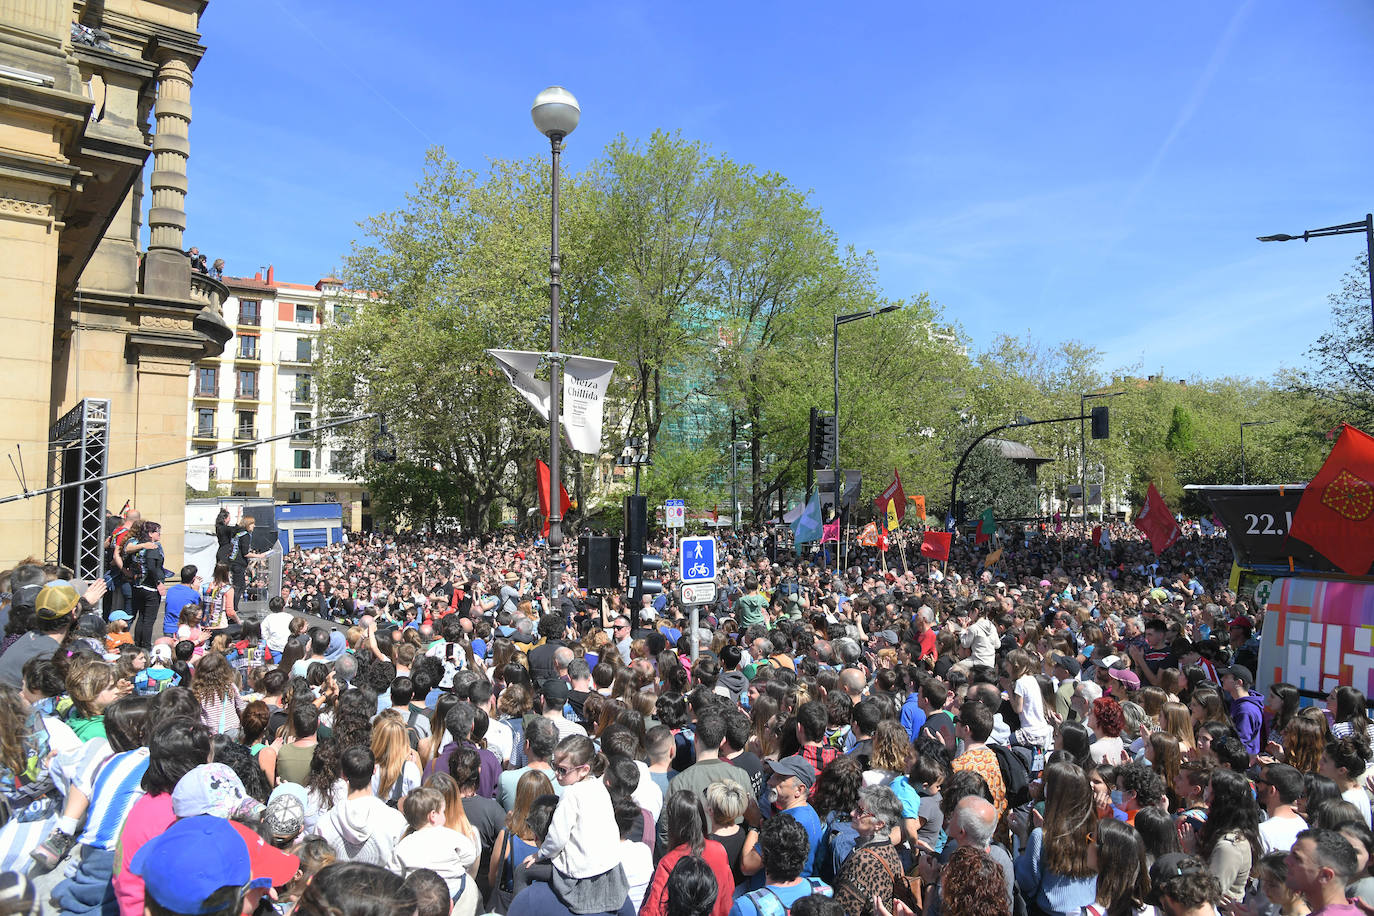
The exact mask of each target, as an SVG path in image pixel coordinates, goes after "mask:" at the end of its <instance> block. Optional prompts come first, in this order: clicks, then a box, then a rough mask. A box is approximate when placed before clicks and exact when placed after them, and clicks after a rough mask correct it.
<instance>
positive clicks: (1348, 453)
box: [1289, 425, 1374, 576]
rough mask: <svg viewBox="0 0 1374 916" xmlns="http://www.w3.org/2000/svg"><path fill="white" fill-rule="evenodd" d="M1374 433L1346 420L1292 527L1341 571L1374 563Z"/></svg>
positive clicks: (1355, 572) (1359, 572)
mask: <svg viewBox="0 0 1374 916" xmlns="http://www.w3.org/2000/svg"><path fill="white" fill-rule="evenodd" d="M1371 516H1374V438H1370V436H1369V435H1367V434H1366V433H1363V432H1361V431H1360V430H1358V429H1356V428H1355V427H1353V426H1350V425H1346V426H1345V427H1344V428H1343V429H1342V430H1341V432H1340V435H1338V436H1337V437H1336V444H1335V446H1333V447H1332V449H1331V454H1329V455H1327V456H1326V461H1325V462H1324V463H1323V464H1322V469H1321V470H1320V471H1318V472H1317V476H1316V477H1313V478H1312V482H1311V483H1309V484H1308V485H1307V489H1305V490H1304V491H1303V494H1302V500H1301V502H1299V503H1298V511H1297V512H1295V513H1294V514H1293V527H1292V528H1291V529H1290V531H1289V533H1290V534H1291V535H1292V536H1293V537H1295V538H1297V539H1298V540H1300V541H1302V542H1303V543H1305V544H1307V545H1308V546H1309V547H1311V548H1312V549H1313V550H1315V551H1317V552H1318V553H1320V554H1321V555H1322V556H1324V557H1326V558H1327V559H1328V560H1330V561H1331V562H1332V563H1334V564H1335V565H1336V566H1337V567H1339V568H1340V569H1341V571H1343V572H1345V573H1346V574H1348V575H1351V576H1363V575H1365V574H1367V573H1368V572H1369V567H1370V564H1371V563H1374V521H1371Z"/></svg>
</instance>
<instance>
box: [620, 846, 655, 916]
mask: <svg viewBox="0 0 1374 916" xmlns="http://www.w3.org/2000/svg"><path fill="white" fill-rule="evenodd" d="M620 867H621V868H623V869H625V881H626V883H628V884H629V885H630V902H631V903H633V904H634V906H635V912H636V913H637V912H639V908H640V907H641V906H643V905H644V895H645V894H646V893H647V892H648V890H649V882H650V881H652V880H653V878H654V854H653V853H652V852H650V851H649V847H648V846H647V845H645V844H644V843H640V842H631V841H630V840H621V841H620Z"/></svg>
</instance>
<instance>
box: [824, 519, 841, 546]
mask: <svg viewBox="0 0 1374 916" xmlns="http://www.w3.org/2000/svg"><path fill="white" fill-rule="evenodd" d="M827 541H834V542H835V543H837V544H838V543H839V541H840V517H839V516H838V515H837V516H835V520H834V521H833V522H831V523H830V524H828V525H822V526H821V543H822V544H824V543H825V542H827Z"/></svg>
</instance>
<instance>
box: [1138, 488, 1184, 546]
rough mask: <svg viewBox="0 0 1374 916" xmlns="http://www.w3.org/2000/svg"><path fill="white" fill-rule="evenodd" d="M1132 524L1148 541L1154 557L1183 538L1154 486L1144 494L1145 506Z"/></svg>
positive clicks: (1175, 521)
mask: <svg viewBox="0 0 1374 916" xmlns="http://www.w3.org/2000/svg"><path fill="white" fill-rule="evenodd" d="M1134 524H1135V526H1136V527H1137V528H1139V529H1140V530H1141V531H1143V532H1145V536H1146V537H1148V538H1149V539H1150V548H1151V549H1152V550H1154V552H1155V556H1159V555H1160V554H1161V553H1163V552H1164V551H1166V550H1168V549H1169V548H1170V547H1172V546H1173V544H1174V542H1175V541H1177V540H1178V539H1179V538H1180V537H1182V536H1183V532H1182V530H1180V529H1179V527H1178V521H1177V520H1176V519H1175V518H1174V514H1173V513H1172V512H1170V511H1169V507H1168V505H1166V504H1165V502H1164V497H1162V496H1160V495H1159V491H1158V490H1156V489H1155V485H1154V484H1150V491H1149V492H1148V493H1146V494H1145V505H1143V506H1141V507H1140V514H1139V515H1137V516H1136V518H1135V522H1134Z"/></svg>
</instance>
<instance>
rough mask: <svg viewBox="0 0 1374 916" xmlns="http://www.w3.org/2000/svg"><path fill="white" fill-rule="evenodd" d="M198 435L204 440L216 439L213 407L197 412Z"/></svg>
mask: <svg viewBox="0 0 1374 916" xmlns="http://www.w3.org/2000/svg"><path fill="white" fill-rule="evenodd" d="M196 435H197V436H200V437H201V438H203V439H213V438H214V436H215V409H214V408H213V407H202V408H200V409H199V410H197V411H196Z"/></svg>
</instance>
